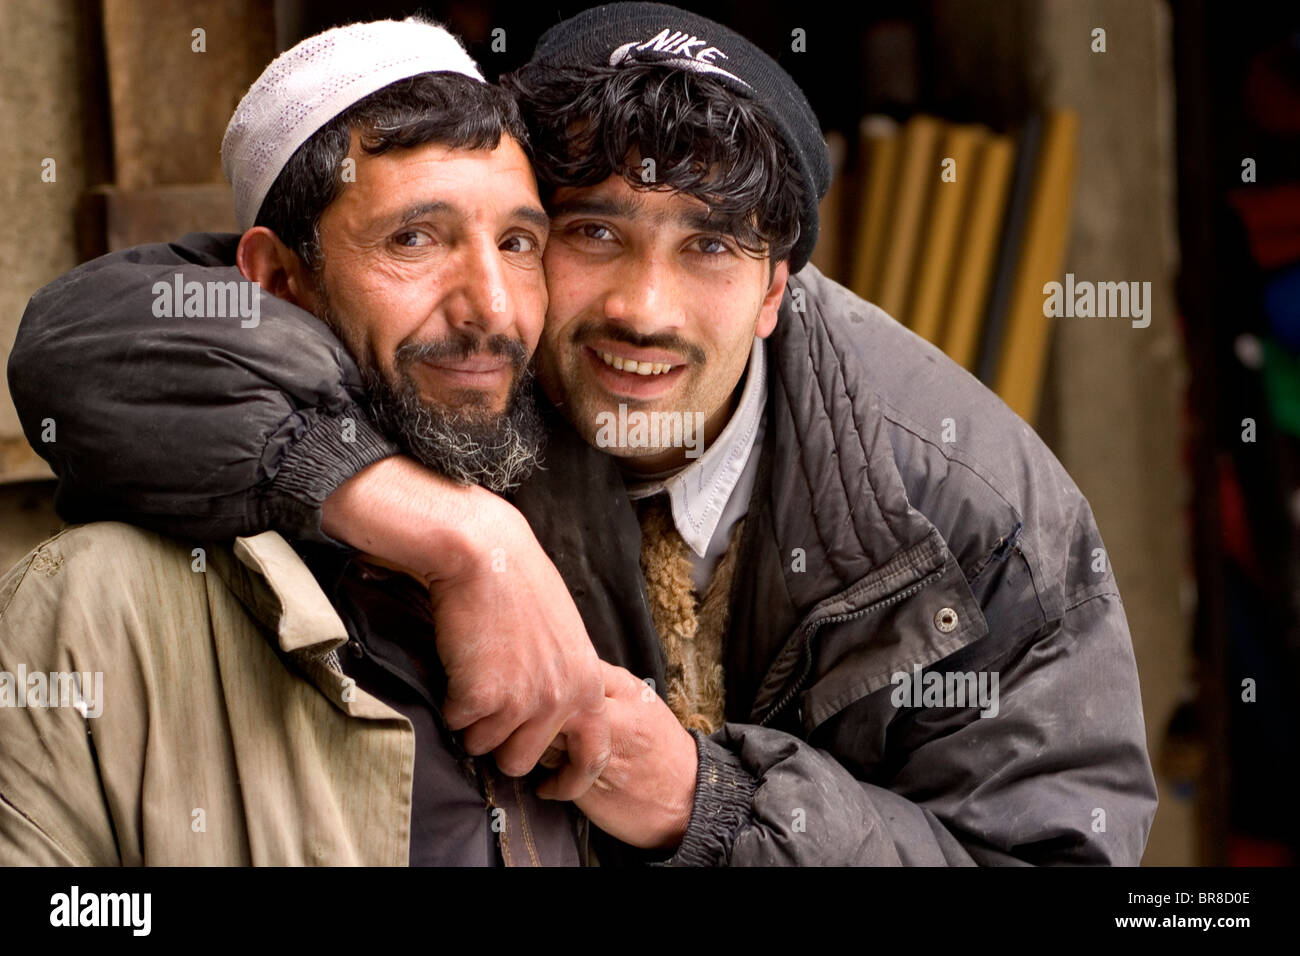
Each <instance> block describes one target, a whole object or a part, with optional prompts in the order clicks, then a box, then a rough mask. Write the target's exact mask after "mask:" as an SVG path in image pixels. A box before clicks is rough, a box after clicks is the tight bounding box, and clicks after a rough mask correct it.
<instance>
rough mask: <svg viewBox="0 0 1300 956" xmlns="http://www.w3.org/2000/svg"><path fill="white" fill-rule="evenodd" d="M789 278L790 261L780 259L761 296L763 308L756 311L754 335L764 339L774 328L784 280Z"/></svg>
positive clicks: (782, 293) (783, 290)
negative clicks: (769, 283)
mask: <svg viewBox="0 0 1300 956" xmlns="http://www.w3.org/2000/svg"><path fill="white" fill-rule="evenodd" d="M788 278H790V261H789V260H788V259H782V260H781V261H780V262H778V263H777V264H776V268H775V269H773V270H772V284H771V285H770V286H768V287H767V292H766V294H764V296H763V306H762V308H760V309H759V310H758V324H757V325H756V326H755V327H754V334H755V335H756V336H758V337H759V338H760V339H765V338H767V337H768V336H769V335H771V334H772V330H773V329H775V328H776V315H777V313H778V312H780V311H781V297H782V296H783V295H785V280H786V279H788Z"/></svg>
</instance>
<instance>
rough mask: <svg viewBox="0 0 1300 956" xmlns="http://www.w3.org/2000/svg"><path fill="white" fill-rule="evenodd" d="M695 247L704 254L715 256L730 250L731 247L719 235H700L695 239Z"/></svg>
mask: <svg viewBox="0 0 1300 956" xmlns="http://www.w3.org/2000/svg"><path fill="white" fill-rule="evenodd" d="M697 248H698V249H699V250H700V252H703V253H705V254H706V255H710V256H716V255H721V254H722V253H724V252H730V251H731V247H730V246H728V245H727V242H726V240H725V239H723V238H721V237H720V236H701V237H700V239H699V240H698V241H697Z"/></svg>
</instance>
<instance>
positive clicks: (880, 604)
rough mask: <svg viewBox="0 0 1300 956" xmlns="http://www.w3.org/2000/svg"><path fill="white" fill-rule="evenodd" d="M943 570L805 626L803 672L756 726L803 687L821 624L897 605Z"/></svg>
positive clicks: (922, 587) (781, 708) (800, 649)
mask: <svg viewBox="0 0 1300 956" xmlns="http://www.w3.org/2000/svg"><path fill="white" fill-rule="evenodd" d="M943 570H944V569H943V568H939V569H938V570H937V571H933V572H931V573H930V574H928V575H926V576H925V577H924V578H922V579H921V580H920V581H917V582H916V583H915V584H911V585H909V586H907V587H905V588H903V589H902V590H901V591H895V592H894V593H893V594H891V595H889V596H888V597H884V598H881V599H880V600H879V601H876V602H875V603H873V604H868V605H867V606H866V607H864V608H861V609H859V610H857V611H849V612H847V613H844V614H834V615H831V616H829V617H820V618H817V619H815V620H812V621H809V622H808V623H807V624H805V625H804V635H803V638H802V644H801V646H800V648H799V657H800V660H801V661H802V662H803V670H802V671H801V672H800V675H799V679H798V680H796V681H795V682H794V683H793V684H792V685H790V689H789V690H787V691H786V692H785V694H784V695H782V697H781V699H780V700H778V701H777V702H776V703H775V704H774V705H773V706H772V707H771V708H770V709H769V710H768V712H767V713H766V714H764V715H763V719H762V720H760V721H759V722H758V726H760V727H766V726H767V725H768V723H769V722H770V721H771V720H772V719H773V718H775V717H776V715H777V714H779V713H780V712H781V711H782V710H784V709H785V708H786V707H787V706H789V704H790V701H792V700H794V698H795V696H796V695H797V694H798V693H799V690H800V688H802V687H803V684H804V681H806V680H807V679H808V674H809V672H810V671H811V670H812V654H810V653H809V651H810V650H811V648H812V638H813V635H814V634H816V633H817V630H818V629H819V628H820V627H821V626H822V625H823V624H838V623H839V622H841V621H851V620H853V619H854V618H858V617H865V616H866V615H868V614H872V613H874V612H876V611H879V610H880V609H882V608H886V607H889V606H890V605H891V604H897V603H898V602H899V601H903V600H906V599H907V598H909V597H911V596H912V595H913V594H916V593H917V592H918V591H920V590H922V589H924V588H926V587H929V586H930V584H932V583H933V582H934V580H935V579H936V578H939V577H942V576H943Z"/></svg>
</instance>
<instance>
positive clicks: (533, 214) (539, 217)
mask: <svg viewBox="0 0 1300 956" xmlns="http://www.w3.org/2000/svg"><path fill="white" fill-rule="evenodd" d="M510 215H512V216H514V217H515V218H517V219H523V220H525V221H526V222H531V223H532V224H533V225H534V226H537V227H538V228H539V229H541V230H542V231H543V232H547V231H549V230H550V228H551V217H550V216H548V215H546V213H545V212H544V211H543V210H542V209H541V208H540V207H538V206H516V207H515V208H514V209H513V210H512V211H511V213H510Z"/></svg>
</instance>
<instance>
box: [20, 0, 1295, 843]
mask: <svg viewBox="0 0 1300 956" xmlns="http://www.w3.org/2000/svg"><path fill="white" fill-rule="evenodd" d="M588 5H589V4H583V3H554V4H551V3H547V4H538V3H535V2H533V3H505V2H475V3H469V2H442V3H423V4H419V3H414V2H411V3H406V2H370V3H349V2H344V0H329V2H307V0H192V2H188V3H184V4H181V3H174V2H168V0H3V2H0V125H2V126H3V128H4V129H7V130H9V134H8V135H7V136H5V137H4V138H3V140H0V171H2V172H3V175H0V208H3V210H4V214H5V217H6V221H7V222H8V223H9V226H8V229H7V231H5V232H3V233H0V359H3V360H6V361H7V359H8V353H9V348H10V346H11V345H12V342H13V337H14V334H15V330H16V328H17V325H18V320H19V317H20V316H21V314H22V311H23V308H24V306H25V305H26V303H27V300H28V298H29V297H30V296H31V295H32V293H33V292H35V291H36V289H38V288H39V287H40V286H41V285H43V284H45V283H46V282H48V281H49V280H51V279H53V278H54V277H55V276H57V275H59V274H60V273H62V272H65V271H67V270H68V269H70V268H72V267H73V266H75V265H77V264H78V263H79V262H82V261H85V260H86V259H88V258H92V257H94V256H96V255H100V254H102V253H104V252H106V251H110V250H113V249H118V248H122V247H124V246H129V245H134V244H136V243H140V242H152V241H165V240H168V239H173V238H176V237H178V236H180V235H181V234H183V233H185V232H187V231H190V230H194V229H211V230H233V229H234V221H233V214H232V212H231V209H230V197H229V191H228V189H227V187H226V186H225V183H224V181H223V179H222V176H221V167H220V157H219V153H218V149H219V146H220V141H221V134H222V132H223V130H224V128H225V125H226V122H227V120H228V119H229V117H230V113H231V111H232V110H233V108H234V106H235V104H236V103H237V102H238V100H239V98H240V96H241V95H242V94H243V92H244V90H245V89H246V88H247V86H248V84H249V83H250V82H251V81H252V80H253V79H254V78H255V77H256V76H257V74H258V73H259V72H261V70H262V68H263V67H264V66H265V65H266V64H267V63H268V62H269V61H270V59H271V58H272V57H273V56H274V55H275V54H276V52H278V51H279V50H282V49H284V48H286V47H288V46H291V45H292V44H293V43H295V42H297V41H298V40H299V39H301V38H303V37H305V36H308V35H310V34H312V33H315V32H318V31H319V30H322V29H325V28H327V27H330V26H335V25H338V24H340V23H346V22H349V21H352V20H357V19H373V18H379V17H386V16H405V15H407V14H409V13H414V12H423V13H425V14H427V15H429V16H432V17H433V18H435V19H437V20H439V21H442V22H444V23H446V24H447V25H448V26H449V27H450V28H451V29H452V30H453V31H455V32H457V33H458V34H460V35H461V36H462V37H464V39H465V41H466V44H467V46H468V47H469V49H470V52H471V53H472V54H473V55H474V56H475V57H476V59H477V60H478V61H479V63H480V64H482V66H483V69H484V73H485V74H486V75H487V76H488V78H489V79H495V78H496V76H498V75H499V74H500V73H502V72H506V71H508V70H511V69H513V68H515V67H516V66H518V65H520V64H521V63H523V62H524V61H525V60H527V58H528V56H529V54H530V53H531V51H532V47H533V44H534V42H535V41H536V39H537V37H538V36H539V35H540V33H541V32H542V31H543V30H544V29H546V27H548V26H550V25H551V24H553V23H555V22H557V21H558V20H559V19H561V18H562V17H563V16H567V15H569V14H572V13H574V12H576V11H578V10H579V9H582V8H583V7H585V6H588ZM685 5H686V6H689V7H690V9H693V10H697V11H698V12H700V13H703V14H705V15H707V16H710V17H713V18H715V19H717V20H720V21H722V22H724V23H727V24H729V25H730V26H732V27H734V28H736V29H737V30H739V31H740V32H742V33H744V34H745V35H747V36H748V37H750V38H751V39H752V40H754V41H755V42H756V43H758V44H759V45H760V46H762V47H763V48H764V49H766V50H767V51H768V52H770V53H771V54H772V55H773V56H775V57H776V58H777V59H778V60H779V61H780V62H781V63H782V65H784V66H785V67H786V68H787V69H788V70H789V72H790V73H791V74H792V75H793V76H794V78H795V79H796V80H797V81H798V82H799V83H800V84H801V85H802V86H803V88H804V90H805V91H806V92H807V94H808V97H809V100H810V101H811V102H812V104H813V107H814V109H815V110H816V112H817V114H818V116H819V117H820V118H821V121H822V124H823V127H824V129H825V131H826V134H827V141H828V143H829V144H830V146H831V148H832V152H833V155H834V157H835V162H836V168H837V175H836V182H835V185H834V186H833V188H832V191H831V193H830V195H828V196H827V198H826V201H825V203H824V204H823V227H822V237H821V239H820V241H819V245H818V249H817V254H816V256H815V260H814V261H815V262H816V263H817V265H818V266H819V267H820V268H821V269H822V270H823V271H824V272H826V273H827V274H828V275H831V276H832V277H833V278H835V279H837V280H838V281H840V282H842V283H844V284H845V285H847V286H849V287H851V288H853V289H854V291H856V292H858V293H859V294H861V295H863V296H865V297H866V298H868V299H870V300H872V301H874V302H877V303H878V304H880V305H881V306H882V307H883V308H885V309H886V310H887V311H888V312H890V314H892V315H894V316H895V317H896V318H898V319H899V320H900V321H903V322H905V323H906V324H908V325H909V326H910V327H911V328H912V329H913V330H915V331H916V332H917V333H918V334H920V335H923V336H924V337H926V338H928V339H930V340H931V341H933V342H935V343H936V344H938V345H939V346H940V347H941V348H943V349H944V350H945V351H947V352H948V353H949V354H950V355H951V356H953V358H954V359H956V360H957V361H959V362H961V363H962V364H964V365H965V366H966V367H967V368H968V369H970V370H971V372H972V373H974V374H976V375H979V376H980V377H981V378H982V379H983V380H984V381H985V382H986V383H988V384H989V386H990V387H992V388H994V389H995V390H996V391H997V392H998V393H999V394H1000V395H1002V397H1003V398H1004V399H1005V400H1006V401H1007V403H1008V404H1009V405H1011V407H1012V408H1014V409H1015V410H1016V411H1017V412H1018V413H1019V414H1021V415H1022V416H1023V417H1024V418H1025V419H1026V420H1027V421H1029V422H1031V423H1032V424H1033V425H1034V426H1035V427H1036V428H1037V429H1038V431H1039V432H1040V434H1042V435H1043V437H1044V438H1045V440H1046V441H1047V442H1048V444H1049V445H1050V446H1051V447H1052V449H1053V450H1054V451H1055V452H1056V454H1057V456H1058V457H1059V458H1060V459H1061V461H1062V462H1063V463H1064V465H1065V467H1066V468H1067V470H1068V471H1069V472H1070V474H1071V475H1073V476H1074V478H1075V480H1076V481H1077V482H1078V484H1079V486H1080V487H1081V488H1082V489H1083V492H1084V494H1085V495H1087V497H1088V499H1089V501H1090V502H1091V504H1092V507H1093V510H1094V512H1095V514H1096V517H1097V520H1098V523H1099V525H1100V527H1101V531H1102V535H1103V537H1104V539H1105V541H1106V544H1107V549H1108V560H1109V561H1110V564H1111V566H1112V568H1113V570H1114V573H1115V575H1116V577H1117V579H1118V581H1119V585H1120V590H1121V593H1122V594H1123V598H1124V605H1125V610H1126V612H1127V615H1128V620H1129V626H1130V629H1131V631H1132V635H1133V642H1134V648H1135V651H1136V654H1137V661H1138V668H1139V672H1140V675H1141V679H1142V692H1143V706H1144V710H1145V714H1146V720H1147V732H1148V741H1149V745H1150V751H1151V756H1152V761H1153V763H1154V764H1155V768H1156V776H1157V780H1158V781H1159V784H1160V808H1159V812H1158V814H1157V817H1156V822H1155V826H1154V828H1153V830H1152V833H1151V839H1150V843H1149V845H1148V849H1147V854H1146V857H1145V860H1144V863H1146V864H1148V865H1188V864H1193V865H1195V864H1201V865H1225V864H1226V865H1290V864H1293V863H1294V862H1295V860H1296V856H1297V849H1300V833H1298V832H1297V825H1296V814H1294V813H1293V812H1291V811H1290V807H1289V798H1290V793H1289V792H1288V789H1287V788H1284V787H1281V786H1278V785H1277V784H1278V782H1279V780H1280V779H1284V778H1285V775H1286V774H1287V773H1288V771H1287V769H1286V768H1287V767H1294V764H1295V761H1296V757H1297V747H1296V740H1297V732H1298V730H1300V727H1298V721H1297V713H1298V710H1300V704H1298V703H1297V695H1296V690H1297V686H1298V678H1300V663H1298V662H1300V655H1298V654H1297V648H1300V615H1298V614H1297V611H1298V610H1300V548H1298V547H1297V530H1298V529H1300V454H1298V452H1300V6H1298V5H1295V4H1291V5H1289V6H1288V5H1277V6H1273V5H1269V4H1260V5H1258V6H1253V5H1243V4H1240V3H1236V4H1228V3H1223V4H1219V5H1211V4H1208V3H1205V2H1197V0H1189V2H1166V0H1001V2H998V3H986V2H979V0H928V2H917V3H899V2H894V3H871V2H864V3H860V4H856V5H853V6H852V7H851V8H850V7H847V6H844V5H841V4H832V3H829V2H826V3H819V2H806V3H798V4H791V3H788V2H777V0H746V2H743V3H741V2H738V0H737V2H730V3H687V4H685ZM1067 274H1068V275H1070V276H1073V277H1074V281H1076V282H1078V283H1083V282H1087V283H1093V284H1098V283H1124V284H1125V286H1124V289H1125V290H1126V291H1128V292H1130V293H1138V295H1139V297H1138V298H1131V299H1130V301H1129V302H1128V303H1127V309H1126V310H1124V309H1123V308H1121V311H1122V312H1123V314H1120V315H1116V314H1115V309H1114V307H1115V306H1116V305H1119V306H1121V307H1122V306H1124V303H1123V302H1122V301H1121V300H1119V299H1118V298H1115V299H1114V300H1112V301H1111V302H1110V303H1109V305H1110V306H1111V307H1112V308H1111V314H1109V315H1102V314H1098V313H1099V312H1104V311H1105V308H1104V307H1098V306H1097V305H1094V308H1093V310H1092V314H1091V315H1089V314H1083V313H1084V311H1085V309H1084V307H1083V303H1082V300H1079V301H1078V302H1077V303H1076V304H1077V305H1078V306H1079V307H1078V308H1070V309H1069V310H1068V311H1067V312H1066V313H1065V314H1062V315H1060V316H1059V317H1052V316H1046V315H1044V312H1045V308H1044V299H1045V298H1046V297H1045V295H1044V292H1043V286H1044V283H1046V282H1050V281H1057V282H1062V283H1065V282H1066V281H1067V280H1066V276H1067ZM1134 283H1136V285H1133V284H1134ZM1148 284H1149V285H1148ZM1079 288H1082V286H1079ZM1147 290H1149V291H1147ZM1113 291H1114V292H1115V293H1116V294H1117V295H1118V292H1119V288H1118V287H1115V289H1114V290H1113ZM1068 292H1069V288H1068V287H1067V289H1066V293H1067V294H1068ZM1071 301H1072V302H1074V301H1075V299H1074V297H1071ZM52 497H53V482H52V481H51V480H50V473H49V471H48V469H47V468H46V466H45V464H44V463H43V462H42V461H41V459H40V458H38V457H37V456H36V454H35V453H34V452H33V451H32V450H31V448H30V447H29V446H28V444H27V442H26V440H25V439H24V437H23V435H22V432H21V431H20V429H19V426H18V420H17V416H16V415H15V413H14V410H13V406H12V402H11V400H10V399H9V396H8V392H7V390H5V391H4V393H3V394H0V566H2V567H5V568H7V567H9V566H10V565H12V564H13V563H14V562H16V561H17V560H18V559H19V558H20V557H21V556H22V555H23V554H24V553H25V552H26V551H28V550H29V549H30V548H31V547H33V546H34V545H35V544H37V543H38V542H39V541H40V540H42V539H43V538H45V537H47V536H48V535H49V534H51V533H52V532H53V531H55V530H57V528H58V527H59V525H60V522H59V520H58V518H57V516H56V515H55V514H54V511H53V508H52V504H51V502H52Z"/></svg>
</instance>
